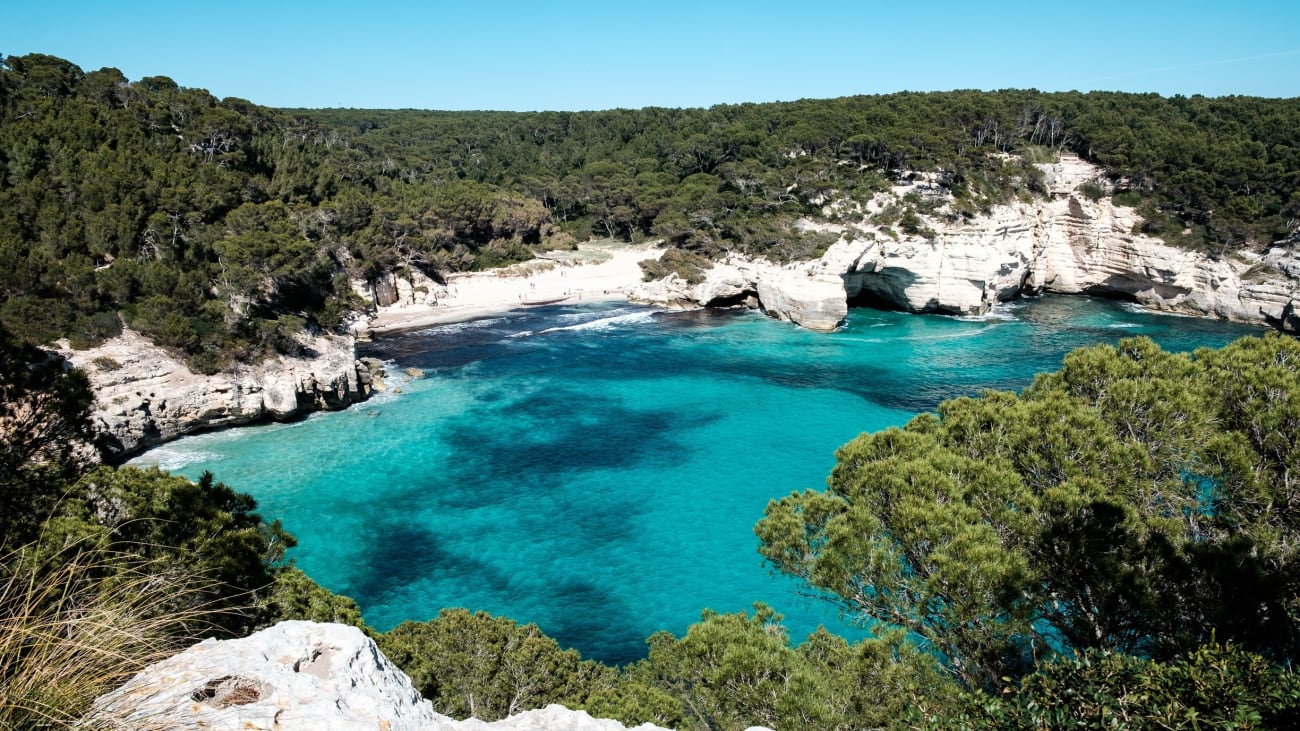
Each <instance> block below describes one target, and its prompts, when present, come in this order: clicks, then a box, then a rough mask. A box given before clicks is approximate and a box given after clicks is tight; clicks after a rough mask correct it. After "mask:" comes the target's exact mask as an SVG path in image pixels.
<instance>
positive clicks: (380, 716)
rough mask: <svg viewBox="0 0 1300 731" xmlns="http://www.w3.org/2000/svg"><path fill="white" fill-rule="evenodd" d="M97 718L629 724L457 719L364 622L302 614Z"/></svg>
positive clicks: (194, 654) (192, 724)
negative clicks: (364, 629) (419, 686)
mask: <svg viewBox="0 0 1300 731" xmlns="http://www.w3.org/2000/svg"><path fill="white" fill-rule="evenodd" d="M91 720H93V721H95V722H97V723H99V724H102V725H106V726H108V727H110V728H121V729H140V728H158V729H163V728H165V729H209V730H210V731H226V730H229V731H235V730H236V729H240V730H245V729H248V730H252V729H268V730H269V729H278V730H281V731H298V730H300V729H301V730H302V731H327V730H329V729H340V730H343V729H387V730H388V731H560V730H561V729H567V730H570V731H625V729H624V726H623V725H622V724H620V723H618V722H617V721H611V720H608V719H595V718H592V717H591V716H590V715H588V714H587V713H585V712H583V711H572V710H569V709H567V708H564V707H563V706H556V705H553V706H548V707H547V708H542V709H537V710H532V711H527V712H524V713H521V714H518V715H516V716H512V717H510V718H508V719H506V720H503V721H496V722H493V723H487V722H484V721H479V720H476V719H467V720H465V721H456V720H454V719H451V718H448V717H447V716H443V715H441V714H438V713H436V712H434V710H433V706H432V705H431V704H430V703H429V701H427V700H425V699H423V698H421V697H420V694H419V693H418V692H416V690H415V687H414V686H413V685H412V684H411V680H410V678H408V677H407V676H406V674H405V673H403V672H402V671H401V670H399V669H398V668H397V667H396V666H394V665H393V664H392V663H391V662H390V661H389V660H388V658H387V657H385V656H384V654H383V653H382V652H380V651H379V648H378V647H377V646H376V645H375V643H374V641H373V640H371V639H370V638H368V637H366V636H365V635H363V634H362V633H361V631H360V630H358V629H356V628H355V627H349V626H347V625H341V624H318V623H315V622H297V621H293V622H281V623H280V624H277V625H276V626H274V627H271V628H269V629H265V630H262V631H261V632H257V633H255V634H253V635H250V636H248V637H245V638H243V639H237V640H220V641H219V640H207V641H205V642H202V643H199V644H197V645H194V646H193V647H191V648H190V649H188V650H186V651H184V652H182V653H180V654H178V655H175V656H173V657H171V658H168V659H167V660H164V661H162V662H160V663H157V664H155V665H152V666H150V667H148V668H146V669H145V670H144V671H142V672H140V673H139V674H137V675H136V676H135V677H134V678H132V679H131V680H130V681H128V682H127V683H126V685H124V686H122V687H121V688H119V689H118V690H116V691H114V692H112V693H109V694H108V695H105V696H103V697H101V698H99V699H98V700H97V701H96V702H95V706H94V709H93V711H92V714H91ZM97 727H98V726H97ZM636 729H637V731H663V730H662V729H659V727H657V726H652V725H650V724H643V725H641V726H638V727H636Z"/></svg>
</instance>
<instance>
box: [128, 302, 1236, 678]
mask: <svg viewBox="0 0 1300 731" xmlns="http://www.w3.org/2000/svg"><path fill="white" fill-rule="evenodd" d="M1257 332H1258V330H1254V329H1249V328H1244V327H1239V326H1233V325H1228V324H1225V323H1219V322H1212V321H1206V320H1199V319H1191V318H1183V317H1169V316H1157V315H1151V314H1146V313H1143V312H1141V311H1138V310H1135V309H1133V308H1128V307H1125V306H1123V305H1119V304H1116V303H1113V302H1107V301H1100V300H1091V299H1088V298H1065V297H1046V298H1041V299H1038V300H1033V301H1027V302H1022V303H1013V304H1009V305H1004V306H1000V307H999V308H997V309H996V310H995V311H994V312H993V313H992V314H990V315H988V316H985V317H980V318H954V317H941V316H917V315H907V314H901V313H893V312H880V311H874V310H866V309H862V310H853V311H852V312H851V313H850V316H849V319H848V322H847V324H846V325H845V326H844V327H843V328H842V329H840V330H839V331H837V332H835V333H831V334H817V333H811V332H808V331H805V330H802V329H799V328H797V327H794V326H792V325H789V324H787V323H781V322H777V321H774V320H770V319H767V318H765V317H763V316H762V315H759V314H754V313H734V312H691V313H666V312H656V311H654V310H650V309H645V308H640V307H633V306H628V305H621V304H599V305H596V304H589V305H586V306H552V307H541V308H533V309H527V310H521V311H517V312H512V313H509V314H507V315H503V316H500V317H493V318H488V319H482V320H477V321H473V322H466V323H459V324H454V325H443V326H438V327H433V328H429V329H426V330H421V331H418V332H412V333H408V334H404V335H400V336H392V337H388V338H384V339H383V340H380V341H378V342H376V343H374V344H373V345H372V346H370V351H371V352H369V353H368V354H369V355H375V356H378V357H381V358H384V359H387V360H390V361H391V362H392V363H391V365H390V368H389V373H390V377H389V386H390V387H392V386H398V387H399V388H400V393H395V392H394V391H396V390H398V389H393V390H390V392H389V393H387V394H383V395H379V396H377V397H375V398H372V399H371V400H370V401H367V402H366V403H363V404H360V405H358V406H354V407H352V408H351V409H348V410H346V411H342V412H337V413H329V414H316V415H314V416H312V417H310V418H308V419H305V420H302V421H299V422H295V423H290V424H274V425H266V426H259V427H246V428H240V429H235V430H228V431H223V432H216V433H209V434H204V435H199V436H194V437H189V438H186V439H182V440H180V441H177V442H174V443H172V444H169V445H164V446H162V447H159V448H157V449H154V450H152V451H150V452H148V453H147V454H145V455H144V456H142V457H140V458H138V459H137V460H135V461H134V463H137V464H157V465H159V466H161V467H163V468H164V469H168V470H171V471H173V472H177V473H180V474H183V475H186V476H188V477H191V478H197V477H198V476H199V475H200V474H201V473H202V472H203V471H205V470H210V471H211V472H213V473H214V474H215V475H216V477H217V478H218V479H219V480H221V481H223V482H225V483H227V484H229V485H231V486H232V487H235V488H236V489H239V490H242V491H245V492H249V493H252V494H253V495H254V496H255V497H256V498H257V500H258V502H259V504H260V510H261V512H262V514H263V515H264V516H266V517H268V518H280V519H282V520H283V522H284V525H285V527H286V528H287V529H288V530H289V531H291V532H292V533H294V534H295V535H296V536H297V537H298V539H299V547H298V548H297V549H295V550H294V551H292V553H291V555H292V556H293V558H294V559H295V560H296V561H297V563H298V565H299V566H301V567H302V568H303V570H305V571H306V572H307V573H308V574H309V575H310V576H311V577H312V578H314V579H315V580H316V581H318V582H319V583H321V584H322V585H324V586H326V587H328V588H329V589H331V590H333V591H335V592H338V593H341V594H346V595H348V596H351V597H353V598H354V599H356V600H357V602H358V603H359V604H360V606H361V609H362V611H363V614H364V616H365V618H366V620H367V621H368V622H369V623H371V624H372V625H374V626H375V627H376V628H377V629H380V630H386V629H389V628H390V627H392V626H394V625H395V624H397V623H399V622H401V621H403V620H408V619H409V620H417V621H424V620H427V619H431V618H432V617H434V616H435V615H437V613H438V610H439V609H440V608H443V607H456V606H462V607H467V608H470V609H472V610H476V611H477V610H483V611H487V612H489V613H492V614H495V615H504V616H507V617H511V618H512V619H515V620H516V621H519V622H521V623H528V622H534V623H536V624H538V625H539V626H540V627H541V628H542V630H543V631H544V632H546V633H547V634H548V635H550V636H551V637H554V638H555V639H556V640H558V641H559V642H560V644H561V645H563V646H565V647H573V648H576V649H578V650H579V651H580V652H581V653H582V655H583V656H584V657H586V658H594V659H598V660H602V661H605V662H608V663H624V662H628V661H632V660H635V659H638V658H640V657H644V656H645V653H646V646H645V639H646V637H648V636H649V635H650V634H652V633H653V632H655V631H658V630H668V631H671V632H673V633H674V634H678V635H680V634H681V633H682V632H684V631H685V629H686V628H687V626H688V625H689V624H691V623H692V622H694V621H697V620H698V619H699V617H700V612H701V610H703V609H705V608H709V609H713V610H716V611H720V612H734V611H740V610H750V609H751V607H752V604H753V602H755V601H763V602H766V603H767V604H769V605H771V606H773V607H774V608H775V609H776V610H777V611H778V612H780V613H783V614H784V615H785V618H786V625H787V627H789V629H790V633H791V637H792V638H793V639H795V640H802V639H803V638H804V637H805V636H806V635H807V634H808V633H809V632H811V631H812V630H813V629H815V628H816V627H817V625H818V624H826V626H827V627H828V628H830V629H832V631H835V632H839V633H841V634H844V635H848V636H858V635H860V634H861V633H860V631H857V630H855V629H854V628H853V627H851V626H850V625H848V624H845V623H843V622H841V621H840V619H839V618H838V617H837V615H836V612H835V609H834V607H832V606H831V604H830V603H829V602H827V601H825V600H821V599H817V598H815V597H810V596H807V595H805V594H804V593H803V589H802V587H801V585H800V584H799V583H798V582H796V581H794V580H792V579H789V578H786V577H782V576H774V575H772V574H771V573H770V571H769V570H768V569H767V568H766V567H765V566H764V565H763V563H762V560H761V558H760V557H759V555H758V553H757V552H756V547H757V540H756V538H755V537H754V533H753V526H754V523H755V522H756V521H758V519H759V518H761V517H762V515H763V509H764V507H765V506H766V504H767V502H768V500H770V499H772V498H778V497H781V496H783V495H786V494H788V493H790V492H791V491H794V490H802V489H805V488H821V487H824V485H825V479H826V476H827V475H828V474H829V472H830V469H831V467H832V466H833V464H834V452H835V449H836V448H837V447H839V446H840V445H842V444H844V443H845V442H847V441H849V440H850V439H852V438H853V437H854V436H856V435H858V434H859V433H861V432H864V431H874V430H878V429H883V428H885V427H887V426H892V425H901V424H903V423H905V422H906V421H907V420H908V419H909V418H910V417H911V416H913V415H914V414H916V413H918V412H921V411H925V410H929V409H933V408H934V407H935V406H936V405H937V404H938V403H939V402H940V401H941V400H943V399H946V398H950V397H955V396H961V395H968V394H973V393H975V392H976V391H978V390H980V389H983V388H995V389H1020V388H1023V387H1024V386H1025V385H1027V384H1028V383H1029V382H1030V380H1031V379H1032V378H1033V375H1034V374H1035V373H1036V372H1040V371H1049V370H1055V369H1057V368H1058V367H1059V366H1060V362H1061V358H1062V356H1063V355H1065V353H1067V352H1068V351H1069V350H1071V349H1073V348H1076V347H1079V346H1083V345H1092V344H1097V343H1103V342H1108V343H1113V342H1116V341H1118V340H1119V339H1120V338H1122V337H1126V336H1131V335H1147V336H1150V337H1152V338H1153V339H1155V340H1156V341H1157V342H1159V343H1160V344H1161V346H1162V347H1164V348H1166V349H1170V350H1189V349H1192V348H1195V347H1200V346H1220V345H1223V344H1226V343H1227V342H1229V341H1231V340H1232V339H1234V338H1236V337H1238V336H1240V335H1243V334H1249V333H1257ZM408 367H414V368H420V369H423V370H424V371H425V376H424V377H423V378H419V379H414V378H409V377H406V376H404V375H403V372H404V370H405V369H406V368H408Z"/></svg>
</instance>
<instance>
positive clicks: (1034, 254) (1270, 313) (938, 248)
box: [633, 155, 1300, 332]
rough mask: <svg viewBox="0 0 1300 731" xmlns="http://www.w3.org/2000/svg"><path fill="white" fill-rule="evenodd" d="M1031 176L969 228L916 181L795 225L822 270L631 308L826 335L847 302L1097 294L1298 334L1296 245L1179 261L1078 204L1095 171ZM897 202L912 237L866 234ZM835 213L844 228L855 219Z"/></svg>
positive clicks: (978, 304)
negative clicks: (1017, 194)
mask: <svg viewBox="0 0 1300 731" xmlns="http://www.w3.org/2000/svg"><path fill="white" fill-rule="evenodd" d="M1039 167H1040V169H1041V170H1042V171H1043V173H1044V177H1045V180H1046V183H1047V186H1048V194H1047V195H1046V196H1044V197H1040V198H1037V199H1035V200H1033V201H1030V202H1015V203H1012V204H1008V205H999V206H993V207H992V208H991V209H990V210H989V211H988V212H987V214H986V215H980V216H976V217H974V218H969V217H966V216H962V215H958V214H955V213H954V212H953V211H952V209H951V205H950V204H951V200H949V199H947V198H946V197H945V195H946V194H944V193H943V192H942V189H940V188H937V186H933V185H930V184H928V183H927V182H926V181H925V180H924V179H922V180H920V182H919V183H917V184H912V183H909V184H906V185H899V186H896V187H895V188H894V189H893V190H891V191H888V192H884V193H880V194H878V195H877V196H876V198H875V199H874V200H873V201H872V202H871V203H870V204H868V205H867V206H866V207H865V208H864V209H863V210H860V211H857V212H856V214H860V215H858V219H857V220H853V221H849V222H845V223H837V224H827V223H817V222H811V221H804V222H802V225H803V226H804V227H805V228H810V229H816V230H819V231H821V232H823V233H832V234H837V235H838V236H839V239H838V241H836V242H835V243H834V244H832V245H831V246H830V247H829V248H828V250H827V251H826V253H825V254H824V255H823V256H822V257H821V258H820V259H817V260H815V261H809V262H800V263H797V264H792V265H787V266H783V267H778V266H775V265H772V264H770V263H768V262H765V261H762V260H759V261H745V260H743V259H741V258H740V257H735V256H733V257H731V258H729V260H728V261H727V262H724V263H723V264H719V265H717V266H715V267H714V268H713V270H711V271H710V272H709V273H708V275H707V278H706V280H705V281H704V282H702V283H700V284H696V285H693V286H683V285H684V283H683V282H681V281H680V280H675V281H667V282H664V281H661V282H652V283H649V284H646V285H644V286H642V287H640V288H639V289H638V290H636V292H634V294H633V298H634V299H635V300H636V301H640V302H647V303H653V304H659V305H663V306H675V307H689V306H716V305H717V304H719V303H720V302H719V299H720V298H719V297H718V294H717V293H718V292H719V291H725V292H727V293H728V295H727V298H728V299H726V300H724V301H722V302H721V303H722V304H734V303H735V302H736V301H739V299H738V298H740V297H741V294H738V293H743V294H752V295H754V296H755V297H757V299H758V300H759V304H760V306H761V307H762V308H763V309H764V310H765V311H767V312H768V313H769V314H771V315H772V316H774V317H777V318H780V319H783V320H790V321H792V322H795V323H798V324H801V325H803V326H805V327H808V328H809V329H813V330H827V329H833V328H834V327H835V324H837V323H838V320H837V319H836V318H837V317H838V318H839V319H842V318H843V317H844V315H845V314H847V311H848V310H847V303H850V302H855V301H862V302H869V303H872V304H878V305H883V306H886V307H893V308H898V309H902V310H907V311H910V312H943V313H951V314H963V315H970V314H981V313H983V312H985V311H987V310H988V309H989V307H991V306H992V305H993V304H995V303H997V302H999V301H1005V300H1008V299H1011V298H1013V297H1016V296H1018V295H1020V294H1030V293H1038V292H1056V293H1064V294H1099V295H1104V296H1110V297H1119V298H1124V299H1128V300H1132V301H1134V302H1138V303H1140V304H1142V305H1145V306H1147V307H1150V308H1152V309H1156V310H1164V311H1169V312H1179V313H1186V314H1193V315H1200V316H1208V317H1217V318H1222V319H1228V320H1234V321H1238V322H1246V323H1258V324H1267V325H1271V326H1273V327H1277V328H1279V329H1283V330H1286V331H1290V332H1297V331H1300V313H1297V311H1296V310H1297V300H1298V299H1300V254H1298V253H1297V250H1296V248H1297V247H1296V243H1297V242H1295V241H1292V242H1290V243H1289V244H1285V245H1280V246H1277V247H1275V248H1273V249H1271V250H1270V251H1268V252H1267V253H1266V254H1264V255H1258V254H1252V253H1249V252H1240V253H1235V254H1231V255H1227V256H1224V257H1220V258H1215V257H1211V256H1209V255H1207V254H1205V253H1201V252H1195V251H1188V250H1184V249H1178V248H1175V247H1172V246H1168V245H1166V244H1165V243H1163V242H1162V241H1160V240H1158V239H1155V238H1152V237H1149V236H1143V235H1140V234H1136V233H1134V231H1135V230H1136V229H1137V228H1138V227H1137V225H1136V224H1138V223H1139V219H1138V217H1137V215H1136V213H1135V212H1134V211H1133V209H1131V208H1125V207H1123V206H1117V205H1115V204H1114V203H1113V201H1112V200H1111V199H1110V198H1108V197H1105V196H1102V197H1100V198H1096V199H1094V197H1095V196H1093V197H1090V196H1087V195H1084V194H1083V192H1081V186H1083V185H1084V184H1085V183H1096V184H1098V187H1099V188H1100V187H1101V185H1100V183H1101V182H1103V180H1102V174H1101V170H1100V169H1099V168H1097V167H1095V166H1093V165H1090V164H1089V163H1086V162H1084V161H1082V160H1080V159H1078V158H1077V157H1074V156H1071V155H1062V159H1061V161H1060V162H1059V163H1054V164H1050V165H1040V166H1039ZM905 196H910V198H911V200H913V201H917V200H921V201H924V202H926V207H928V208H930V209H931V211H932V212H931V213H929V214H921V215H918V217H917V220H919V221H920V222H921V225H920V226H913V228H914V230H915V231H916V233H913V234H906V233H904V232H902V231H899V230H896V229H894V228H893V227H892V226H891V225H886V224H880V223H873V221H876V220H878V219H877V218H876V217H875V214H878V213H880V212H881V211H883V210H885V209H886V208H887V207H890V206H897V205H901V204H902V203H903V201H904V197H905ZM839 213H840V219H841V221H844V220H845V219H852V218H854V216H853V215H849V214H847V213H846V212H845V211H839ZM837 280H838V281H837ZM837 285H838V289H839V291H835V290H836V288H837ZM837 299H838V300H839V301H836V300H837ZM832 321H834V322H832Z"/></svg>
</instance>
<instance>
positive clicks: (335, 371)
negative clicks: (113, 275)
mask: <svg viewBox="0 0 1300 731" xmlns="http://www.w3.org/2000/svg"><path fill="white" fill-rule="evenodd" d="M302 346H303V351H304V352H305V353H307V354H308V355H306V356H304V357H300V358H289V357H285V356H280V357H277V358H273V359H270V360H267V361H265V362H263V363H260V364H258V365H256V366H240V367H237V368H235V369H232V370H229V371H222V372H220V373H216V374H214V375H210V376H205V375H200V374H197V373H194V372H193V371H191V370H190V369H189V368H188V367H186V365H185V364H184V363H183V362H181V361H180V360H178V359H177V358H175V357H174V356H172V355H171V354H170V353H168V352H167V351H166V350H163V349H162V348H159V347H158V346H156V345H154V344H153V343H151V342H149V341H148V340H147V339H146V338H144V337H142V336H140V335H139V334H138V333H135V332H132V331H130V330H127V331H124V332H123V333H122V335H120V336H118V337H116V338H113V339H112V340H109V341H107V342H105V343H104V344H103V345H101V346H99V347H96V348H92V349H90V350H70V349H66V348H65V349H63V350H61V351H60V352H61V354H62V355H63V356H64V357H66V358H67V359H68V360H69V361H70V362H71V363H72V365H74V366H76V367H78V368H81V369H82V370H84V371H85V372H86V374H87V375H88V376H89V378H90V383H91V386H92V387H93V388H94V391H95V395H96V401H95V412H94V414H93V416H92V418H93V421H94V423H95V426H96V428H97V429H98V430H99V432H100V433H102V434H103V435H104V437H105V438H106V440H107V442H108V447H109V450H110V452H111V453H112V455H113V456H114V458H117V459H121V458H124V457H127V456H130V455H132V454H134V453H136V452H139V451H141V450H143V449H145V448H147V447H151V446H154V445H156V444H161V443H163V442H166V441H170V440H172V439H176V438H177V437H180V436H183V435H185V434H189V433H192V432H196V431H202V430H204V429H213V428H218V427H225V426H233V425H237V424H247V423H249V422H253V421H260V420H265V419H288V418H292V417H294V416H298V415H301V414H305V413H308V412H311V411H318V410H328V409H341V408H344V407H346V406H348V405H349V404H353V403H356V402H358V401H362V400H364V399H366V398H368V397H369V396H370V393H371V391H372V390H373V387H374V386H377V385H380V384H382V380H381V379H382V371H381V370H377V369H376V367H375V364H370V365H365V364H362V363H359V362H358V361H357V360H356V358H355V355H354V347H355V341H354V339H353V338H352V336H350V335H317V336H308V335H303V336H302Z"/></svg>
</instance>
